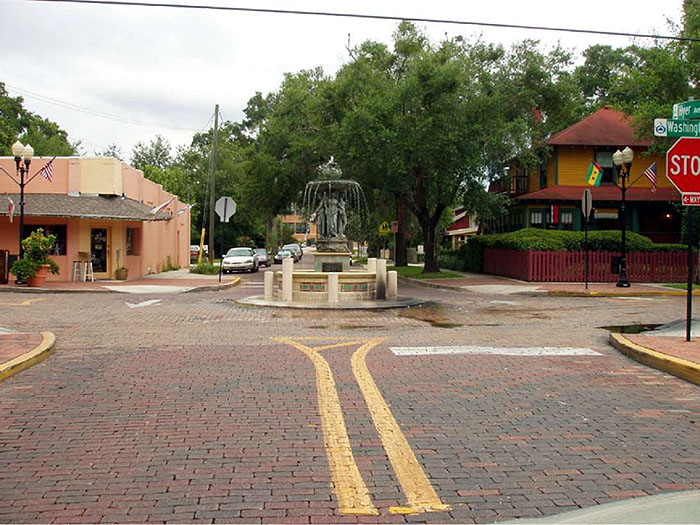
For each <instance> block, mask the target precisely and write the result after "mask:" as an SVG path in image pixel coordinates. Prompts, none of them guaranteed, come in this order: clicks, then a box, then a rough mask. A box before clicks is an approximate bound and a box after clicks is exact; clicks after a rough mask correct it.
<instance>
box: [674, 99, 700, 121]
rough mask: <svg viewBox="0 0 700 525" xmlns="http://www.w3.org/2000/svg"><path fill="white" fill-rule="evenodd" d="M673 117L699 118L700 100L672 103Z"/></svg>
mask: <svg viewBox="0 0 700 525" xmlns="http://www.w3.org/2000/svg"><path fill="white" fill-rule="evenodd" d="M673 118H678V119H700V100H689V101H687V102H681V103H679V104H674V105H673Z"/></svg>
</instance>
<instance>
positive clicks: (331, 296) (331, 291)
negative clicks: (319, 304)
mask: <svg viewBox="0 0 700 525" xmlns="http://www.w3.org/2000/svg"><path fill="white" fill-rule="evenodd" d="M339 292H340V287H339V286H338V274H337V273H335V272H331V273H329V274H328V302H329V303H337V302H338V299H339Z"/></svg>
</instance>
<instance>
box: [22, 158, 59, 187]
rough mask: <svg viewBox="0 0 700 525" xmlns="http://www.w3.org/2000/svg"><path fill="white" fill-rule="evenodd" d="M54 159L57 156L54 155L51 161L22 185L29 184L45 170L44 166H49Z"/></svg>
mask: <svg viewBox="0 0 700 525" xmlns="http://www.w3.org/2000/svg"><path fill="white" fill-rule="evenodd" d="M56 157H57V155H54V157H53V159H51V160H50V161H48V162H47V163H46V164H44V167H43V168H41V169H40V170H39V171H37V172H36V173H35V174H34V175H32V176H31V178H30V179H29V180H28V181H27V182H25V183H24V184H25V185H26V184H29V183H30V182H32V181H33V180H34V179H35V178H36V176H37V175H39V174H40V173H41V172H42V171H44V169H46V166H49V165H51V163H52V162H53V161H54V160H55V159H56Z"/></svg>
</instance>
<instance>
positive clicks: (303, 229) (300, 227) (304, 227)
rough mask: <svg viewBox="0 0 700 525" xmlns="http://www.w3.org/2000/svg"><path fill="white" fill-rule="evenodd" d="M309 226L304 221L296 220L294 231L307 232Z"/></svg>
mask: <svg viewBox="0 0 700 525" xmlns="http://www.w3.org/2000/svg"><path fill="white" fill-rule="evenodd" d="M308 232H309V228H308V226H307V225H306V223H305V222H297V228H296V233H308Z"/></svg>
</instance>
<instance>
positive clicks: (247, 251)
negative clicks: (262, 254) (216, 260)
mask: <svg viewBox="0 0 700 525" xmlns="http://www.w3.org/2000/svg"><path fill="white" fill-rule="evenodd" d="M259 266H260V263H259V262H258V256H257V255H256V253H255V252H254V251H253V249H252V248H231V249H230V250H229V251H228V252H226V255H225V256H224V260H223V261H221V271H222V272H223V273H232V272H257V271H258V267H259Z"/></svg>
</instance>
